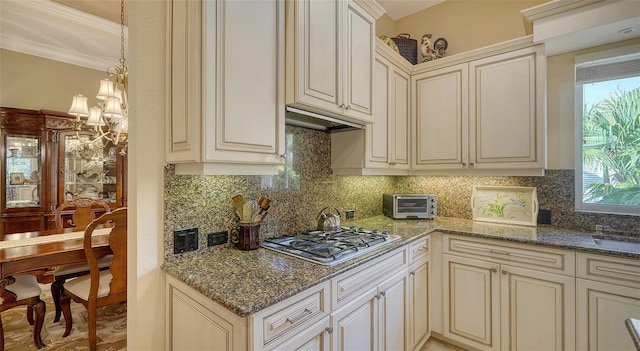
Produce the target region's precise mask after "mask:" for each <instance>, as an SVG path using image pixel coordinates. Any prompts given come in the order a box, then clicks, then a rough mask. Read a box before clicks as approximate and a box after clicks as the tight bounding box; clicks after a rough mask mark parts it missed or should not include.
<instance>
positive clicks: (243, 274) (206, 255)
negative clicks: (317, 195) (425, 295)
mask: <svg viewBox="0 0 640 351" xmlns="http://www.w3.org/2000/svg"><path fill="white" fill-rule="evenodd" d="M343 225H344V226H350V225H355V226H362V227H364V228H367V229H378V230H387V231H388V232H389V233H392V234H396V235H399V236H400V238H401V239H400V240H398V241H396V242H394V243H392V244H389V245H386V246H385V247H383V248H381V249H380V250H377V251H374V252H371V253H368V254H367V255H363V256H360V257H358V258H355V259H353V260H351V261H347V262H345V263H342V264H339V265H335V266H331V267H329V266H323V265H320V264H316V263H312V262H308V261H305V260H302V259H299V258H295V257H291V256H288V255H286V254H282V253H278V252H275V251H272V250H269V249H265V248H259V249H257V250H252V251H241V250H238V249H236V248H235V247H234V246H232V245H221V246H218V247H216V248H213V249H211V251H207V252H203V253H200V254H197V255H190V256H185V257H183V258H177V259H175V260H174V261H172V262H169V263H165V264H163V266H162V269H163V270H164V271H165V272H167V274H169V275H171V276H173V277H175V278H177V279H178V280H180V281H183V282H184V283H186V284H187V285H189V286H191V287H192V288H194V289H195V290H197V291H198V292H200V293H201V294H203V295H205V296H207V297H208V298H210V299H212V300H213V301H215V302H216V303H218V304H220V305H222V306H224V307H225V308H227V309H228V310H230V311H232V312H233V313H235V314H237V315H239V316H241V317H245V316H248V315H250V314H253V313H255V312H258V311H260V310H262V309H264V308H266V307H268V306H271V305H273V304H275V303H277V302H280V301H282V300H284V299H286V298H288V297H290V296H293V295H295V294H296V293H299V292H301V291H303V290H305V289H307V288H309V287H311V286H314V285H317V284H319V283H321V282H323V281H326V280H328V279H331V278H332V277H334V276H336V275H338V274H340V273H343V272H345V271H348V270H350V269H353V268H355V267H358V266H359V265H361V264H363V263H365V262H368V261H370V260H371V259H373V258H375V257H379V256H381V255H383V254H385V253H387V252H390V251H392V250H395V249H398V248H399V247H401V246H403V245H404V244H406V243H408V242H410V241H412V240H415V239H417V238H419V237H420V236H422V235H424V234H428V233H431V232H433V231H435V230H438V231H440V232H444V233H451V234H457V235H466V236H473V237H481V238H492V239H499V240H505V241H510V242H521V243H529V244H533V245H543V246H549V247H556V248H563V249H570V250H576V251H581V252H590V253H599V254H605V255H612V256H618V257H627V258H640V249H607V248H603V247H602V246H600V245H598V244H596V242H595V241H594V239H593V237H592V236H591V234H595V233H587V232H577V231H572V230H568V229H562V228H556V227H552V226H539V227H524V226H508V225H501V224H491V223H481V222H474V221H472V220H468V219H459V218H446V217H438V218H437V219H435V220H393V219H390V218H387V217H384V216H376V217H371V218H366V219H360V220H352V221H348V222H346V223H343ZM635 238H637V237H635Z"/></svg>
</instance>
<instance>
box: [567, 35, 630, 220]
mask: <svg viewBox="0 0 640 351" xmlns="http://www.w3.org/2000/svg"><path fill="white" fill-rule="evenodd" d="M576 111H577V113H576V200H575V201H576V210H577V211H585V212H602V213H614V214H630V215H639V216H640V45H634V46H629V47H624V48H618V49H613V50H608V51H602V52H598V53H594V54H589V55H583V56H577V57H576Z"/></svg>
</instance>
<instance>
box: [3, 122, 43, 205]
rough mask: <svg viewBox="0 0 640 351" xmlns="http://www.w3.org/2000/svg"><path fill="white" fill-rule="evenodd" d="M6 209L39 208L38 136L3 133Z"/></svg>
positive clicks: (40, 189) (40, 188)
mask: <svg viewBox="0 0 640 351" xmlns="http://www.w3.org/2000/svg"><path fill="white" fill-rule="evenodd" d="M4 142H5V144H4V145H5V146H6V158H5V159H6V164H5V171H6V174H5V179H6V187H5V189H6V190H7V193H6V196H5V199H6V203H5V206H6V208H16V207H39V206H40V199H41V195H42V193H41V191H42V187H41V185H40V174H41V170H40V165H41V163H40V137H39V136H33V135H20V134H5V140H4Z"/></svg>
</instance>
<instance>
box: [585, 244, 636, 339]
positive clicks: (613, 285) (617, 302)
mask: <svg viewBox="0 0 640 351" xmlns="http://www.w3.org/2000/svg"><path fill="white" fill-rule="evenodd" d="M577 263H578V273H577V276H578V279H577V298H576V302H577V326H576V333H577V348H578V350H589V351H596V350H599V351H605V350H606V351H609V350H619V351H622V350H628V351H634V350H636V349H635V346H634V344H633V341H632V339H631V336H630V335H629V332H628V331H627V328H626V327H625V324H624V321H625V319H627V318H636V319H640V262H638V260H633V259H624V258H618V257H607V256H600V255H590V254H583V253H579V254H578V257H577Z"/></svg>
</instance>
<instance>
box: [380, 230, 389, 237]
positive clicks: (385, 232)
mask: <svg viewBox="0 0 640 351" xmlns="http://www.w3.org/2000/svg"><path fill="white" fill-rule="evenodd" d="M381 234H382V235H384V236H387V235H389V233H388V232H387V231H386V230H383V231H382V233H381Z"/></svg>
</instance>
